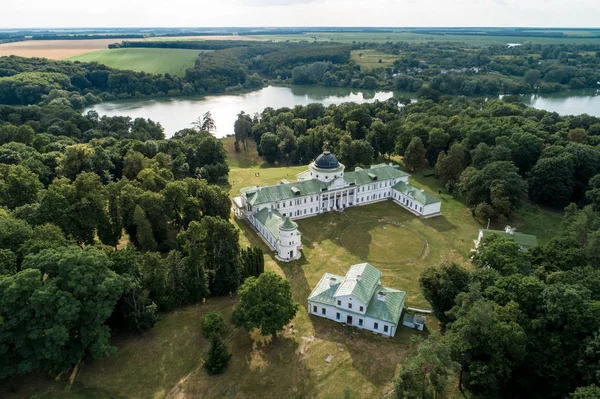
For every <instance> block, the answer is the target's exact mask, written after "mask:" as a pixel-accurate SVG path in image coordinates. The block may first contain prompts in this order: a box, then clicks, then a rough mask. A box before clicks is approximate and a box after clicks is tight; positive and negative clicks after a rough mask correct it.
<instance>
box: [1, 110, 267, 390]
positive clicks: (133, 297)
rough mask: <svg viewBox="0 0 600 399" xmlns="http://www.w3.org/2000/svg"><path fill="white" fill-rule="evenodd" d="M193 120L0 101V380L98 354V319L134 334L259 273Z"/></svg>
mask: <svg viewBox="0 0 600 399" xmlns="http://www.w3.org/2000/svg"><path fill="white" fill-rule="evenodd" d="M201 121H202V123H201V124H198V125H197V126H196V127H195V128H190V129H184V130H182V131H180V132H177V133H176V134H175V135H174V137H173V138H171V139H168V140H165V138H164V132H163V129H162V127H161V126H160V124H157V123H154V122H153V121H151V120H145V119H141V118H138V119H135V120H131V119H130V118H128V117H113V118H108V117H102V118H99V117H98V115H97V114H96V113H95V112H89V113H88V114H86V115H81V113H79V112H77V111H74V110H73V109H72V108H71V106H70V105H69V104H68V103H67V104H65V103H61V102H57V103H54V104H47V105H44V106H41V107H40V106H36V105H33V106H28V107H12V106H0V139H1V140H0V206H1V208H0V354H1V356H0V379H2V378H5V377H8V376H11V375H14V374H24V373H28V372H32V371H44V372H47V373H48V374H50V375H54V376H56V375H59V374H61V373H62V372H64V371H66V370H69V369H71V368H72V367H73V366H75V365H76V364H78V363H81V362H82V361H85V360H86V359H99V358H103V357H105V356H107V355H109V354H111V353H113V352H114V348H112V346H111V345H110V343H109V339H110V336H111V333H110V331H111V329H112V330H114V329H116V330H117V331H118V330H131V331H135V332H142V331H146V330H148V329H149V328H151V327H152V326H153V325H154V323H155V322H156V320H157V318H158V312H159V311H165V310H169V309H173V308H176V307H179V306H182V305H184V304H188V303H197V302H199V301H202V299H203V298H206V297H208V296H209V295H224V294H228V293H230V292H234V291H236V289H237V288H238V286H239V285H240V284H241V283H242V281H243V280H244V279H245V278H246V277H249V276H258V275H259V274H260V273H262V270H263V268H264V265H263V262H264V261H263V255H262V251H261V250H260V249H254V248H249V249H246V248H240V245H239V242H238V231H237V230H236V229H235V228H234V227H233V225H232V224H231V223H230V222H229V207H230V201H229V196H228V193H227V191H225V190H223V189H222V188H220V186H218V185H216V183H223V182H226V181H227V175H228V170H229V169H228V166H227V164H226V162H225V157H226V151H225V149H224V147H223V144H222V141H220V140H218V139H216V138H215V137H214V136H212V135H211V134H210V133H209V131H210V129H211V128H214V122H212V120H211V116H210V113H207V114H205V115H204V117H203V118H202V119H201ZM23 331H28V332H29V333H28V334H23Z"/></svg>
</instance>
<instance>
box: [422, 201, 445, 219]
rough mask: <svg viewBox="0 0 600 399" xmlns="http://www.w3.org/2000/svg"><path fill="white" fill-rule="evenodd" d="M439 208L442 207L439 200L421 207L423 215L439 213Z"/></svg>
mask: <svg viewBox="0 0 600 399" xmlns="http://www.w3.org/2000/svg"><path fill="white" fill-rule="evenodd" d="M441 209H442V203H441V202H436V203H435V204H429V205H425V208H424V209H423V215H425V216H427V215H433V214H435V213H440V212H441Z"/></svg>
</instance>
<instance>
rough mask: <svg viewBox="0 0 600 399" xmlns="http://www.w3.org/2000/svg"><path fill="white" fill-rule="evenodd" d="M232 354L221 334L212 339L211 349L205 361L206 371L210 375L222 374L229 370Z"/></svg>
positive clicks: (213, 335)
mask: <svg viewBox="0 0 600 399" xmlns="http://www.w3.org/2000/svg"><path fill="white" fill-rule="evenodd" d="M229 359H231V354H230V353H229V352H228V351H227V346H226V345H225V342H223V339H222V338H221V336H220V335H219V334H212V335H211V337H210V348H209V349H208V355H207V357H206V359H205V360H204V369H205V370H206V372H207V373H208V374H221V373H223V371H225V369H226V368H227V365H228V364H229Z"/></svg>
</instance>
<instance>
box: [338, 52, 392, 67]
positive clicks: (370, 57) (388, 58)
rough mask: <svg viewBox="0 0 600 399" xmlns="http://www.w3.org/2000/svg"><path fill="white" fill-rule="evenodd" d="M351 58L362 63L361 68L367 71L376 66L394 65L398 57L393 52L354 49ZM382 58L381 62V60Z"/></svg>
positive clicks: (357, 62) (359, 63)
mask: <svg viewBox="0 0 600 399" xmlns="http://www.w3.org/2000/svg"><path fill="white" fill-rule="evenodd" d="M350 59H351V60H352V61H354V62H356V64H358V65H360V69H361V70H363V71H365V70H369V69H376V68H389V67H392V66H394V61H396V60H397V59H398V57H397V56H395V55H393V54H388V53H383V52H381V51H377V50H369V49H365V50H352V51H351V52H350ZM380 60H381V62H379V61H380Z"/></svg>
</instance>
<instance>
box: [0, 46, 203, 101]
mask: <svg viewBox="0 0 600 399" xmlns="http://www.w3.org/2000/svg"><path fill="white" fill-rule="evenodd" d="M54 90H58V91H64V92H68V93H67V94H68V97H69V99H70V98H71V97H73V98H74V99H75V100H74V101H73V102H72V105H73V106H74V107H75V108H80V107H83V106H85V105H88V104H89V103H91V102H92V103H93V102H98V101H100V100H99V99H101V100H115V99H124V98H131V97H142V96H167V95H180V94H186V93H188V92H187V91H186V87H184V82H183V81H182V79H181V78H179V77H176V76H171V75H168V74H166V75H152V74H148V73H144V72H133V71H125V70H118V69H113V68H110V67H108V66H106V65H103V64H98V63H95V62H93V63H80V62H69V61H53V60H48V59H45V58H22V57H15V56H10V57H0V103H2V104H10V105H27V104H37V103H40V102H42V104H44V103H48V102H49V101H51V100H52V99H50V98H48V95H50V93H51V92H52V91H54ZM189 94H193V91H192V92H190V93H189ZM45 100H46V101H45ZM44 101H45V102H44Z"/></svg>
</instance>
